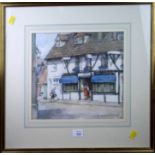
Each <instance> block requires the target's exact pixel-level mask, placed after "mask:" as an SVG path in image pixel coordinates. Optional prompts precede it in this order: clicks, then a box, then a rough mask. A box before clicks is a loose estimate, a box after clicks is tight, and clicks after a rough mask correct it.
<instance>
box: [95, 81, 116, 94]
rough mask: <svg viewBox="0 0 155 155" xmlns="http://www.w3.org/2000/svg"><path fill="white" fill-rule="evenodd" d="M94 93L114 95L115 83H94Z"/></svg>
mask: <svg viewBox="0 0 155 155" xmlns="http://www.w3.org/2000/svg"><path fill="white" fill-rule="evenodd" d="M93 92H94V93H114V92H115V84H113V83H94V84H93Z"/></svg>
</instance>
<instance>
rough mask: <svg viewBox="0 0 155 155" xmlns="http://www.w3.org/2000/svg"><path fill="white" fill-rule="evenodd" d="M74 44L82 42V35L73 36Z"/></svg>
mask: <svg viewBox="0 0 155 155" xmlns="http://www.w3.org/2000/svg"><path fill="white" fill-rule="evenodd" d="M74 44H75V45H80V44H83V37H82V36H76V37H74Z"/></svg>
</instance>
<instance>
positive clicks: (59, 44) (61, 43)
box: [55, 39, 66, 47]
mask: <svg viewBox="0 0 155 155" xmlns="http://www.w3.org/2000/svg"><path fill="white" fill-rule="evenodd" d="M65 43H66V42H65V41H62V40H60V39H56V43H55V46H56V47H63V46H64V45H65Z"/></svg>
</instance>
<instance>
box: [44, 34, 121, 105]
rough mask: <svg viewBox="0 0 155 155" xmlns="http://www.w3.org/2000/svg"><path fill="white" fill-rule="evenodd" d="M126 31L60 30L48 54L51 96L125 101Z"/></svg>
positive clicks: (71, 98) (68, 98)
mask: <svg viewBox="0 0 155 155" xmlns="http://www.w3.org/2000/svg"><path fill="white" fill-rule="evenodd" d="M123 51H124V33H123V32H90V33H89V32H86V33H85V32H79V33H58V34H57V37H56V39H55V45H54V46H53V47H52V49H51V50H50V51H49V53H48V55H47V56H46V58H45V59H46V61H47V72H48V73H47V74H48V75H47V97H48V98H50V92H51V91H52V90H53V89H54V91H55V93H56V95H57V99H60V100H64V99H65V100H92V101H102V102H104V103H108V102H110V103H111V102H112V103H118V104H119V103H122V102H123Z"/></svg>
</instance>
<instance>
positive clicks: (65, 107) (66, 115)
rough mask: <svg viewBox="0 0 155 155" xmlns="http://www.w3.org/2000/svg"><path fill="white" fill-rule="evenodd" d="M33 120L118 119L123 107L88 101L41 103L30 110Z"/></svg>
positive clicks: (121, 115)
mask: <svg viewBox="0 0 155 155" xmlns="http://www.w3.org/2000/svg"><path fill="white" fill-rule="evenodd" d="M32 118H33V119H120V118H123V105H122V104H120V105H119V104H116V103H103V102H96V101H95V102H94V101H88V100H81V101H72V100H55V101H50V100H46V101H41V102H39V103H38V110H37V108H35V107H34V108H32Z"/></svg>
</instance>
